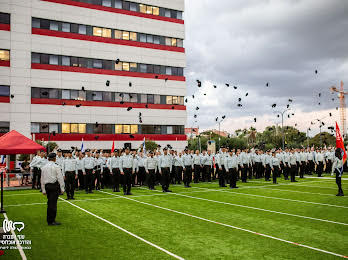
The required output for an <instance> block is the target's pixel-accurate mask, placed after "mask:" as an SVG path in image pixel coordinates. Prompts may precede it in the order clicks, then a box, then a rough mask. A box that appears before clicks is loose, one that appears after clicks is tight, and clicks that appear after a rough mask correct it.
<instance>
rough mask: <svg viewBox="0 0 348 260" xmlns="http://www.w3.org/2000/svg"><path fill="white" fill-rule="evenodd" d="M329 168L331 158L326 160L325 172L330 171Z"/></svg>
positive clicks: (330, 166)
mask: <svg viewBox="0 0 348 260" xmlns="http://www.w3.org/2000/svg"><path fill="white" fill-rule="evenodd" d="M331 169H332V161H331V160H327V162H326V169H325V172H326V173H330V171H331Z"/></svg>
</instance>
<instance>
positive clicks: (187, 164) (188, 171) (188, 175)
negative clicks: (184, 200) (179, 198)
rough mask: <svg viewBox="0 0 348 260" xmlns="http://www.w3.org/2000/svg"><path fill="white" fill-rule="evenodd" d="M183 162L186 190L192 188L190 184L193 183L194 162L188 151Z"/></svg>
mask: <svg viewBox="0 0 348 260" xmlns="http://www.w3.org/2000/svg"><path fill="white" fill-rule="evenodd" d="M182 161H183V163H184V168H185V170H184V178H183V181H184V185H185V188H190V187H191V186H190V183H191V181H192V171H193V169H194V168H193V160H192V156H191V154H190V153H189V150H188V149H185V154H184V155H183V156H182Z"/></svg>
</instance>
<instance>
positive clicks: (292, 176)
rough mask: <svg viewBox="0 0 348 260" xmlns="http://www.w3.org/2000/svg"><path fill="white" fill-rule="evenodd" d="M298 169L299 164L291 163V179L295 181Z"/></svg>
mask: <svg viewBox="0 0 348 260" xmlns="http://www.w3.org/2000/svg"><path fill="white" fill-rule="evenodd" d="M296 171H297V165H296V164H295V165H290V181H291V182H295V175H296Z"/></svg>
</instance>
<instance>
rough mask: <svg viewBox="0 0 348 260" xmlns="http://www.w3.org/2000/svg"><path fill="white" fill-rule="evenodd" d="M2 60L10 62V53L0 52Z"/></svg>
mask: <svg viewBox="0 0 348 260" xmlns="http://www.w3.org/2000/svg"><path fill="white" fill-rule="evenodd" d="M0 60H3V61H9V60H10V51H8V50H0Z"/></svg>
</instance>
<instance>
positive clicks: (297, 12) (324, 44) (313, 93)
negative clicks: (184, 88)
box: [185, 0, 348, 130]
mask: <svg viewBox="0 0 348 260" xmlns="http://www.w3.org/2000/svg"><path fill="white" fill-rule="evenodd" d="M347 13H348V1H345V0H331V1H326V0H303V1H301V0H288V1H285V0H284V1H271V0H263V1H261V0H250V1H247V0H244V1H236V0H234V1H230V0H219V1H210V0H188V1H186V11H185V24H186V41H185V47H186V53H187V64H188V66H187V69H186V76H187V84H188V93H189V94H190V95H192V94H195V96H196V98H195V100H194V102H191V100H192V98H189V101H190V102H189V103H188V111H189V113H188V115H189V118H188V125H189V126H191V125H199V126H200V128H210V127H212V126H214V125H215V123H214V118H215V117H216V116H218V115H220V116H221V115H224V114H226V115H227V117H229V118H235V119H238V118H239V117H249V116H250V118H251V119H252V118H253V117H254V116H265V115H273V110H272V108H271V107H270V105H271V104H273V103H277V104H278V106H280V108H285V107H286V104H287V103H288V102H287V100H288V98H291V99H293V100H294V103H293V108H294V109H296V110H300V111H303V112H310V111H318V112H320V111H322V110H327V109H333V110H335V107H336V106H338V100H337V97H336V96H337V95H332V94H331V93H330V91H329V87H330V86H332V85H336V86H338V84H339V81H340V80H343V81H346V82H348V81H347V73H346V71H347V69H348V44H347V42H348V35H347V33H346V31H347V28H348V16H347ZM316 69H317V70H318V74H315V73H314V71H315V70H316ZM196 79H200V80H201V81H202V82H203V87H202V88H201V89H199V88H197V84H196V82H195V80H196ZM266 82H269V83H270V87H269V88H266V87H265V84H266ZM224 83H230V84H231V87H230V88H227V87H226V86H225V85H224ZM212 84H215V85H217V86H218V88H217V89H213V87H212ZM347 84H348V83H347ZM233 85H236V86H238V90H233V88H232V86H233ZM347 87H348V86H347ZM205 92H206V93H207V96H203V93H205ZM246 92H248V93H249V96H248V97H245V96H244V95H245V93H246ZM318 93H322V95H321V98H319V96H318ZM207 97H208V98H209V99H208V98H207ZM238 97H241V98H242V104H243V107H242V108H238V107H237V103H238V102H237V99H238ZM332 97H335V101H334V102H333V101H332V100H331V98H332ZM319 102H320V103H321V105H320V106H319V105H318V103H319ZM197 105H198V106H200V110H199V111H198V112H199V113H198V119H197V123H195V122H194V119H193V115H194V114H195V113H196V112H197V111H195V109H194V108H195V107H196V106H197ZM337 120H338V119H337ZM236 122H238V121H236ZM270 123H271V122H270ZM298 124H301V122H299V123H298ZM226 130H229V129H226Z"/></svg>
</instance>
